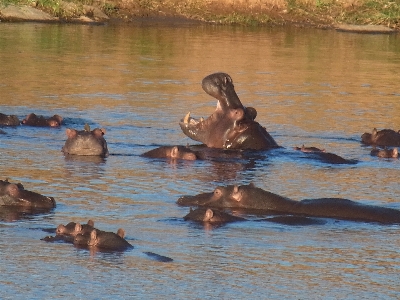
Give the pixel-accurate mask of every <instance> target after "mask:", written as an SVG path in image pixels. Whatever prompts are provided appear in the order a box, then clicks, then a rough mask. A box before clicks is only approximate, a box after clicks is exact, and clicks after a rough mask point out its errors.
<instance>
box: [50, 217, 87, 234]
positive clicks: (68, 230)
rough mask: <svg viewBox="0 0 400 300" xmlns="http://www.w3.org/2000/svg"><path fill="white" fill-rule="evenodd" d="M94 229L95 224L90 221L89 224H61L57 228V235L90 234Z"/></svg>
mask: <svg viewBox="0 0 400 300" xmlns="http://www.w3.org/2000/svg"><path fill="white" fill-rule="evenodd" d="M93 229H94V222H93V221H92V220H89V221H88V222H87V224H80V223H75V222H69V223H68V224H67V225H63V224H60V225H58V226H57V229H56V234H58V235H71V236H76V235H77V234H85V233H90V232H91V231H92V230H93Z"/></svg>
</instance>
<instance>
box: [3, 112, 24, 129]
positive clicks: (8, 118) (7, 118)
mask: <svg viewBox="0 0 400 300" xmlns="http://www.w3.org/2000/svg"><path fill="white" fill-rule="evenodd" d="M19 124H20V121H19V119H18V117H17V116H16V115H5V114H2V113H0V125H1V126H18V125H19Z"/></svg>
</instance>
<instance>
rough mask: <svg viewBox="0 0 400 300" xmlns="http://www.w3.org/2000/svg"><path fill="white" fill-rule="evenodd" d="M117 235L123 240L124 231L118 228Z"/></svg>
mask: <svg viewBox="0 0 400 300" xmlns="http://www.w3.org/2000/svg"><path fill="white" fill-rule="evenodd" d="M117 235H118V236H120V237H122V238H124V237H125V230H124V229H123V228H119V229H118V231H117Z"/></svg>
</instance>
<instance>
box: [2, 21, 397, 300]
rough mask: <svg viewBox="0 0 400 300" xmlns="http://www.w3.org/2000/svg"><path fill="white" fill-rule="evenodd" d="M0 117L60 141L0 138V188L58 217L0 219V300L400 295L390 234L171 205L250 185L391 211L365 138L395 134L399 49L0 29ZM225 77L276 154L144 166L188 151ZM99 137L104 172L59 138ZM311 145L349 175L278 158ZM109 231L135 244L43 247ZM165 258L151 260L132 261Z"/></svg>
mask: <svg viewBox="0 0 400 300" xmlns="http://www.w3.org/2000/svg"><path fill="white" fill-rule="evenodd" d="M0 50H1V52H0V53H1V54H0V65H1V68H0V91H1V98H0V103H1V112H3V113H6V114H16V115H18V116H19V117H20V118H21V119H22V118H24V117H25V116H26V115H27V114H29V113H31V112H35V113H36V114H42V115H46V116H50V115H53V114H56V113H57V114H59V115H61V116H63V117H64V118H65V125H64V126H63V127H62V128H60V129H49V128H30V127H23V126H20V127H18V128H3V130H4V131H6V132H7V134H6V135H1V136H0V139H1V143H0V164H1V168H2V176H3V178H2V179H4V178H9V179H10V181H13V182H22V183H23V184H24V186H25V188H26V189H29V190H33V191H37V192H40V193H42V194H44V195H48V196H53V197H54V198H55V199H56V201H57V207H56V209H55V210H54V211H52V212H50V213H46V214H40V215H34V216H25V217H22V218H21V217H16V216H12V215H10V216H7V217H4V218H2V220H1V221H0V232H1V235H2V239H1V240H0V253H1V263H0V270H1V275H0V298H2V299H28V298H29V299H67V298H68V299H70V298H71V297H73V298H75V299H125V298H145V299H171V298H173V297H174V298H178V299H184V298H185V299H186V298H190V299H200V298H206V299H215V298H222V299H233V298H239V299H244V298H249V297H252V298H268V299H282V298H284V299H321V298H323V299H338V298H352V299H367V298H369V299H376V298H380V299H381V298H393V299H397V298H398V297H399V295H400V288H399V287H398V282H399V279H400V276H399V274H400V258H399V251H398V249H399V246H400V237H399V234H398V233H399V226H398V225H392V226H382V225H377V224H364V223H355V222H347V221H334V220H329V221H328V222H327V224H325V225H315V226H285V225H279V224H273V223H263V222H254V221H248V222H242V223H235V224H229V225H226V226H222V227H219V228H208V227H203V226H200V225H197V224H191V223H187V222H184V221H183V220H182V217H183V216H184V215H185V214H186V213H187V212H188V208H185V207H178V206H177V205H176V203H175V202H176V200H177V199H178V198H179V197H180V196H181V195H186V194H190V195H192V194H197V193H200V192H203V191H212V190H213V189H214V188H215V187H216V186H218V185H227V184H247V183H249V182H254V183H255V184H256V185H257V186H259V187H262V188H264V189H266V190H269V191H272V192H274V193H277V194H280V195H284V196H287V197H291V198H293V199H298V200H300V199H303V198H317V197H343V198H349V199H353V200H356V201H360V202H362V203H366V204H376V205H382V206H387V207H393V208H398V209H400V202H399V194H400V188H399V185H398V177H399V168H400V162H399V160H385V159H377V158H375V157H371V156H370V155H369V152H370V150H371V149H370V148H369V147H363V146H361V145H360V136H361V134H362V133H364V132H371V130H372V128H373V127H377V128H378V129H382V128H393V129H396V130H397V129H400V128H399V124H400V114H399V111H400V101H399V100H400V98H399V97H400V83H399V76H398V69H399V67H400V40H399V37H398V36H397V35H358V34H348V33H339V32H334V31H324V30H314V29H295V28H273V29H268V28H262V29H248V28H247V29H246V28H240V27H233V28H232V27H224V26H209V25H207V26H183V25H182V26H181V27H172V26H163V25H153V26H151V25H148V26H81V25H46V24H0ZM217 71H224V72H226V73H228V74H230V75H231V76H232V78H233V80H234V83H235V88H236V91H237V93H238V95H239V97H240V98H241V100H242V102H243V103H244V105H248V106H253V107H255V108H256V109H257V111H258V116H257V121H258V122H260V123H261V124H262V125H263V126H266V128H267V130H268V131H269V132H270V134H271V135H272V136H273V137H274V138H275V140H276V141H277V142H278V143H279V144H280V145H282V146H283V147H285V148H286V150H285V151H286V152H285V151H283V152H282V151H281V152H280V151H270V152H263V153H260V155H259V156H257V157H254V158H249V159H248V160H244V161H227V162H218V161H195V162H178V163H171V162H168V161H164V160H149V159H145V158H142V157H141V156H140V154H141V153H144V152H145V151H148V150H150V149H153V148H155V147H157V146H162V145H173V144H179V145H186V144H187V143H191V144H195V142H194V141H191V140H189V139H188V138H187V137H185V136H184V135H183V133H182V132H181V130H180V128H179V125H178V122H179V120H180V119H181V118H183V116H184V115H185V114H186V113H187V112H188V111H191V113H192V115H193V116H194V117H200V116H204V117H206V116H208V115H209V114H211V112H212V111H213V110H214V108H215V104H216V100H215V99H213V98H211V97H209V96H208V95H207V94H205V93H204V92H203V91H202V89H201V86H200V83H201V80H202V78H203V77H205V76H206V75H208V74H211V73H213V72H217ZM85 123H88V124H90V126H91V127H92V128H94V127H96V126H97V127H103V128H105V129H106V130H107V132H106V135H105V138H106V140H107V142H108V145H109V151H110V153H111V155H110V156H109V157H108V158H106V159H105V160H85V159H81V158H76V159H73V160H69V159H66V158H65V157H64V156H63V155H62V153H61V152H60V150H61V147H62V146H63V144H64V142H65V140H66V135H65V129H66V128H67V127H71V128H77V129H82V128H83V126H84V124H85ZM302 144H305V145H306V146H316V147H321V148H326V149H327V150H328V151H330V152H334V153H336V154H339V155H341V156H343V157H345V158H349V159H357V160H358V161H359V162H358V164H356V165H334V166H332V165H329V164H324V163H321V162H318V161H313V160H309V159H304V158H300V157H297V158H294V157H296V156H293V155H285V153H288V152H290V151H291V148H292V147H294V146H301V145H302ZM89 218H90V219H93V220H94V221H95V225H96V227H98V228H100V229H103V230H109V231H114V232H115V231H116V230H117V229H118V228H120V227H122V228H124V229H125V231H126V232H127V239H128V240H129V242H131V243H132V244H133V245H134V246H135V248H134V249H133V250H131V251H128V252H125V253H116V254H110V253H108V254H107V253H91V252H90V251H87V250H82V249H77V248H74V247H73V246H71V245H68V244H61V243H46V242H43V241H41V240H40V239H41V238H43V237H44V236H46V235H48V232H46V231H45V230H47V229H51V228H55V227H56V226H57V225H58V224H61V223H62V224H66V223H68V222H70V221H76V222H82V223H84V222H86V221H87V220H88V219H89ZM147 251H151V252H155V253H157V254H160V255H165V256H168V257H171V258H173V259H174V261H173V262H171V263H163V262H159V261H157V260H154V259H152V258H151V257H149V256H147V255H146V254H145V253H144V252H147Z"/></svg>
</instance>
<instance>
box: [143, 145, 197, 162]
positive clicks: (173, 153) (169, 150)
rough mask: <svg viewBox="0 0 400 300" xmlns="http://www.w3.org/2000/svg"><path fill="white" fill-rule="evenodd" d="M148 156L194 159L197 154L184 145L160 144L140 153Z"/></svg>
mask: <svg viewBox="0 0 400 300" xmlns="http://www.w3.org/2000/svg"><path fill="white" fill-rule="evenodd" d="M142 156H144V157H148V158H171V159H183V160H196V159H198V158H199V157H198V154H196V152H195V151H193V150H191V149H189V148H188V147H184V146H162V147H159V148H156V149H153V150H150V151H147V152H145V153H143V154H142Z"/></svg>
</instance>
